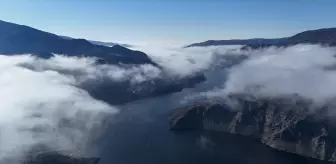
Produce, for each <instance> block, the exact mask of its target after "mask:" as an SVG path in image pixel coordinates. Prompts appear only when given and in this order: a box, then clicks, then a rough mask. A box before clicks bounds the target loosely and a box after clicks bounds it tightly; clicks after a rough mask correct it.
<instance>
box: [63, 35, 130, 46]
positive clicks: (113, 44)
mask: <svg viewBox="0 0 336 164" xmlns="http://www.w3.org/2000/svg"><path fill="white" fill-rule="evenodd" d="M59 36H60V37H62V38H64V39H76V38H72V37H68V36H61V35H59ZM87 41H89V42H90V43H92V44H96V45H101V46H106V47H113V46H115V45H119V46H123V47H127V48H131V47H132V45H130V44H120V43H113V42H102V41H95V40H87Z"/></svg>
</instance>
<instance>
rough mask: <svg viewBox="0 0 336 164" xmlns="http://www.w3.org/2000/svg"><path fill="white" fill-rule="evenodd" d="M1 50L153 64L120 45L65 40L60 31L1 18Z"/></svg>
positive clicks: (11, 53) (124, 62)
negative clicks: (46, 29)
mask: <svg viewBox="0 0 336 164" xmlns="http://www.w3.org/2000/svg"><path fill="white" fill-rule="evenodd" d="M0 53H1V54H5V55H14V54H27V53H30V54H35V55H38V56H39V57H44V58H49V57H50V56H52V54H53V53H55V54H65V55H67V56H87V57H97V58H100V59H102V60H104V61H105V62H106V63H111V64H117V63H123V64H153V65H156V63H154V62H153V61H152V60H151V59H150V58H149V57H148V56H147V54H145V53H143V52H141V51H134V50H130V49H128V48H125V47H122V46H120V45H115V46H113V47H107V46H102V45H96V44H93V43H91V42H90V41H88V40H85V39H71V40H70V39H65V38H62V37H60V36H58V35H56V34H53V33H49V32H45V31H42V30H39V29H35V28H32V27H29V26H26V25H19V24H15V23H10V22H5V21H1V20H0Z"/></svg>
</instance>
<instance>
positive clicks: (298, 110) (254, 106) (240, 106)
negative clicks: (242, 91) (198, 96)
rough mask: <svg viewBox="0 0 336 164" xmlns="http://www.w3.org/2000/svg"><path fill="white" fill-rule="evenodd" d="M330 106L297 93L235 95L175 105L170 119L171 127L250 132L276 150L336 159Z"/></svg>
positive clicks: (333, 126)
mask: <svg viewBox="0 0 336 164" xmlns="http://www.w3.org/2000/svg"><path fill="white" fill-rule="evenodd" d="M228 102H230V103H228ZM231 102H233V103H231ZM328 108H329V107H327V106H314V105H313V103H312V102H311V101H308V100H306V99H303V98H301V97H298V96H290V97H282V98H274V99H255V98H253V97H249V96H242V95H234V96H231V97H230V101H225V102H217V101H207V102H200V103H197V104H194V105H190V106H187V107H183V108H179V109H175V110H173V112H172V114H171V116H170V118H169V120H170V124H171V129H172V130H192V129H204V130H214V131H220V132H226V133H232V134H239V135H244V136H250V137H254V138H258V139H260V141H261V142H262V143H264V144H266V145H268V146H269V147H272V148H274V149H277V150H281V151H286V152H290V153H295V154H299V155H302V156H306V157H312V158H316V159H320V160H324V161H332V162H335V161H336V123H335V122H334V121H333V120H332V118H330V117H328V116H327V111H328V110H329V109H328Z"/></svg>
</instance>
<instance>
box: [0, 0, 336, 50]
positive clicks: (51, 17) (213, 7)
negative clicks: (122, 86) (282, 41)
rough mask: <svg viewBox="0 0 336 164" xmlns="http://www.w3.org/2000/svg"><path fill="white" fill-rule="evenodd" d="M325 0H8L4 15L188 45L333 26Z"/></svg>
mask: <svg viewBox="0 0 336 164" xmlns="http://www.w3.org/2000/svg"><path fill="white" fill-rule="evenodd" d="M322 1H323V3H321V2H322ZM322 1H314V0H296V1H293V0H282V1H269V0H256V1H251V0H240V1H232V0H223V1H217V0H208V1H201V0H195V1H190V0H171V1H162V0H146V1H139V0H122V1H121V0H119V1H117V0H113V1H99V2H98V1H90V0H81V1H65V0H48V1H42V0H31V1H26V0H10V1H9V0H4V1H1V2H0V20H4V21H9V22H13V23H18V24H23V25H28V26H31V27H34V28H37V29H41V30H44V31H48V32H51V33H55V34H59V35H65V36H70V37H75V38H85V39H90V40H99V41H110V42H119V43H127V44H140V45H146V44H150V45H185V44H190V43H193V42H200V41H205V40H216V39H243V38H256V37H264V38H272V37H285V36H290V35H293V34H295V33H297V32H301V31H304V30H309V29H317V28H327V27H333V26H334V22H335V18H334V15H335V14H336V10H334V6H336V1H334V0H322Z"/></svg>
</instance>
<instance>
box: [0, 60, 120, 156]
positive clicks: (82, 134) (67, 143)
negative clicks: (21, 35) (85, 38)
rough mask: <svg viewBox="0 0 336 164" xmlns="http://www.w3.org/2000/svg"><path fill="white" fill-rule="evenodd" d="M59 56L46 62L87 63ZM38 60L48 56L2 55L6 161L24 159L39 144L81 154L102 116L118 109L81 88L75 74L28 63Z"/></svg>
mask: <svg viewBox="0 0 336 164" xmlns="http://www.w3.org/2000/svg"><path fill="white" fill-rule="evenodd" d="M59 60H60V59H51V60H50V61H46V62H45V63H43V64H46V65H48V63H49V62H50V63H53V62H54V63H57V64H59V65H61V67H62V68H67V67H71V68H73V69H75V68H74V67H76V68H78V67H80V66H81V65H80V64H81V62H76V63H71V62H72V61H71V60H66V61H67V62H66V61H60V62H57V61H59ZM36 62H40V63H42V60H41V61H39V59H36V58H34V57H32V56H29V55H23V56H11V57H9V56H2V55H0V85H1V89H0V97H1V106H0V131H1V135H0V145H1V147H0V161H2V160H5V159H8V158H12V159H17V160H19V159H20V158H19V157H22V156H23V155H24V153H26V152H27V151H30V149H32V148H34V147H36V146H37V145H43V146H45V147H48V149H56V150H62V151H70V152H72V153H77V152H78V151H80V150H81V148H82V147H85V143H86V142H87V140H88V139H89V135H90V133H89V131H90V130H91V129H92V128H93V126H94V125H95V124H99V117H100V115H101V114H102V113H115V112H117V109H116V108H113V107H111V106H109V105H108V104H106V103H104V102H102V101H99V100H95V99H94V98H92V97H91V96H90V95H89V94H88V93H87V92H86V91H85V90H83V89H80V88H78V87H76V84H77V83H78V81H77V80H76V78H74V77H72V76H68V75H67V74H62V73H60V72H58V71H55V70H53V69H43V70H42V69H41V70H39V71H37V70H33V69H28V68H27V67H25V66H27V64H36ZM43 64H41V65H38V66H43ZM57 64H54V65H53V66H56V65H57ZM76 64H79V66H78V65H76ZM24 65H25V66H24ZM31 66H32V65H31ZM35 66H37V65H35ZM49 66H51V65H50V64H49ZM69 70H71V69H69ZM17 162H19V161H17Z"/></svg>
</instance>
